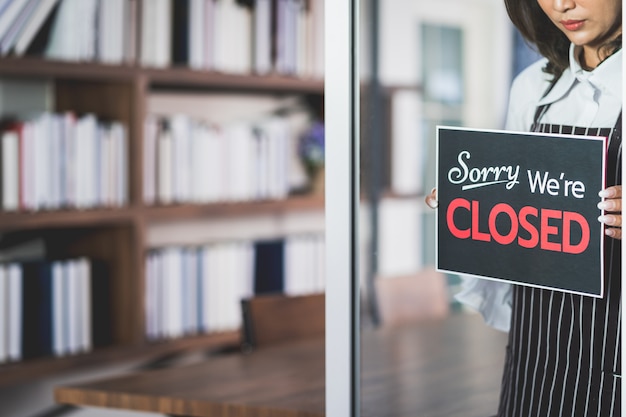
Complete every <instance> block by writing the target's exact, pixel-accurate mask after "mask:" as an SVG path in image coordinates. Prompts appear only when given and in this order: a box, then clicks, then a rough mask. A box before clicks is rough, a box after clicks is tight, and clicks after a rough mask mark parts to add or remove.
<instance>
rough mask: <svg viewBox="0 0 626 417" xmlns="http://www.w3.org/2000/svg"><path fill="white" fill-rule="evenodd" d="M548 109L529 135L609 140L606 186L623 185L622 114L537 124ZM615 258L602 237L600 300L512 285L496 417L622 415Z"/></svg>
mask: <svg viewBox="0 0 626 417" xmlns="http://www.w3.org/2000/svg"><path fill="white" fill-rule="evenodd" d="M547 107H548V106H540V107H539V108H538V109H537V112H536V114H535V122H534V123H533V129H532V130H533V131H537V132H544V133H563V134H575V135H592V136H606V137H607V138H608V141H609V142H608V160H607V186H611V185H617V184H621V173H622V172H621V151H622V140H621V118H622V116H621V114H620V116H619V118H618V121H617V123H616V125H615V127H614V128H602V129H598V128H578V127H571V126H569V127H568V126H560V125H549V124H540V123H538V122H539V120H540V119H541V116H543V114H545V112H546V111H547ZM598 191H599V190H598ZM598 201H599V198H598ZM620 257H621V241H619V240H615V239H612V238H608V237H605V256H604V268H605V280H606V282H605V295H604V297H603V298H602V299H598V298H592V297H585V296H580V295H574V294H565V293H560V292H557V291H551V290H545V289H539V288H530V287H522V286H514V287H513V313H512V317H511V329H510V331H509V342H508V346H507V352H506V361H505V366H504V374H503V377H502V388H501V394H500V405H499V408H498V417H518V416H519V417H530V416H532V417H542V416H585V417H589V416H602V417H609V416H615V417H617V416H620V415H621V414H620V411H621V407H620V398H621V392H620V386H621V345H620V339H621V321H620V319H621V307H622V304H621V260H620Z"/></svg>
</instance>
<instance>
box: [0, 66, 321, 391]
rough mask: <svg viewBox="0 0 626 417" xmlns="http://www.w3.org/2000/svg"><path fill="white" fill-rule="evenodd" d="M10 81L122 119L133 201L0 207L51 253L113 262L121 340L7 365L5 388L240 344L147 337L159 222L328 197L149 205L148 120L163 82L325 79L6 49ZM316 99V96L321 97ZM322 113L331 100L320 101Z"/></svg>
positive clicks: (214, 337) (68, 107)
mask: <svg viewBox="0 0 626 417" xmlns="http://www.w3.org/2000/svg"><path fill="white" fill-rule="evenodd" d="M0 77H2V78H3V79H4V80H5V81H6V80H11V79H12V78H15V79H23V78H27V79H34V80H44V81H49V82H50V83H51V85H52V88H53V90H54V97H55V102H54V103H53V106H54V108H53V109H52V110H53V111H56V112H63V111H72V112H76V113H77V114H81V113H87V112H89V113H94V114H95V115H97V116H98V117H101V118H103V119H112V120H119V121H121V122H123V123H124V124H125V125H126V127H127V131H128V153H127V154H128V168H129V172H128V203H127V204H126V205H125V206H122V207H114V208H102V207H96V208H90V209H59V210H40V211H11V212H0V234H3V235H4V234H7V235H10V236H11V237H12V238H14V239H17V240H20V239H21V240H25V239H32V238H43V239H44V240H45V242H46V247H47V249H49V251H50V252H49V254H50V256H54V257H61V258H62V257H68V256H88V257H95V258H98V259H102V260H104V261H106V262H107V263H108V264H109V265H110V275H111V276H110V279H111V285H112V289H111V291H112V299H111V300H110V302H111V311H112V313H111V314H112V317H111V321H112V324H113V343H112V345H111V346H107V347H103V348H97V349H94V350H93V351H91V352H88V353H82V354H77V355H73V356H64V357H58V358H57V357H43V358H36V359H28V360H23V361H19V362H10V363H3V364H0V386H7V385H11V384H16V383H25V382H28V381H31V380H34V379H37V378H43V377H51V376H54V375H56V374H59V373H62V372H68V371H76V370H80V369H83V368H86V367H91V366H103V365H106V364H108V363H117V362H123V361H126V360H138V359H146V360H148V359H150V358H154V357H156V356H159V355H163V354H167V353H169V352H175V351H178V350H184V349H218V348H221V347H225V346H233V345H237V344H238V343H239V333H238V332H237V331H234V332H226V333H223V332H220V333H212V334H206V335H199V336H190V337H182V338H179V339H173V340H172V339H170V340H164V341H159V342H151V341H148V340H147V338H146V336H145V327H146V317H145V310H144V307H145V306H144V289H145V283H144V272H145V271H144V269H145V268H144V261H145V256H146V253H147V252H148V251H149V250H150V249H151V248H150V247H148V244H147V242H146V234H147V227H149V225H150V224H151V223H158V222H170V223H175V222H177V221H179V220H186V221H187V220H190V219H196V220H201V219H214V218H238V217H246V216H253V215H257V214H259V213H264V214H275V215H278V216H282V215H285V216H286V215H289V214H290V213H295V212H300V211H318V212H319V211H322V210H323V207H324V199H323V196H319V195H301V196H292V197H288V198H286V199H283V200H262V201H250V202H241V203H216V204H172V205H158V204H156V205H147V204H145V203H144V201H143V178H142V176H143V141H142V140H143V133H144V132H143V126H144V120H145V117H146V112H147V102H148V99H149V96H150V94H151V93H152V92H153V91H157V90H172V91H180V92H188V91H201V92H204V93H206V94H211V93H212V92H220V93H221V94H222V93H229V92H231V93H254V94H268V95H282V94H292V95H300V96H303V97H306V98H307V99H309V102H312V103H315V105H321V103H322V102H323V93H324V83H323V80H319V79H300V78H297V77H292V76H282V75H275V74H272V75H267V76H258V75H234V74H226V73H219V72H212V71H196V70H191V69H189V68H183V67H172V68H165V69H160V68H159V69H157V68H147V67H142V66H140V65H138V64H132V65H128V64H122V65H109V64H102V63H97V62H71V61H59V60H48V59H44V58H41V57H33V56H26V57H20V58H16V57H12V56H5V57H0ZM311 99H312V100H313V101H311ZM314 111H315V112H317V113H318V114H319V113H321V108H316V109H314Z"/></svg>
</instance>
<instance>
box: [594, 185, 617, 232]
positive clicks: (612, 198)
mask: <svg viewBox="0 0 626 417" xmlns="http://www.w3.org/2000/svg"><path fill="white" fill-rule="evenodd" d="M599 195H600V197H602V198H604V200H603V201H601V202H600V203H598V208H599V209H600V210H604V211H605V213H604V214H603V215H602V216H600V217H598V220H599V221H600V223H603V224H604V225H606V226H607V227H606V228H605V229H604V233H605V234H606V235H607V236H610V237H612V238H615V239H622V186H621V185H614V186H612V187H609V188H605V189H604V190H602V191H600V193H599Z"/></svg>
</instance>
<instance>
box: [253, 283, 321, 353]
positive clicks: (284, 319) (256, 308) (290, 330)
mask: <svg viewBox="0 0 626 417" xmlns="http://www.w3.org/2000/svg"><path fill="white" fill-rule="evenodd" d="M241 308H242V314H243V326H242V349H243V350H244V351H251V350H252V349H254V348H260V347H263V346H267V345H272V344H277V343H284V342H292V341H297V340H302V339H307V338H314V337H319V338H323V337H324V331H325V311H324V308H325V295H324V294H312V295H299V296H288V295H284V294H269V295H257V296H254V297H251V298H247V299H244V300H242V302H241Z"/></svg>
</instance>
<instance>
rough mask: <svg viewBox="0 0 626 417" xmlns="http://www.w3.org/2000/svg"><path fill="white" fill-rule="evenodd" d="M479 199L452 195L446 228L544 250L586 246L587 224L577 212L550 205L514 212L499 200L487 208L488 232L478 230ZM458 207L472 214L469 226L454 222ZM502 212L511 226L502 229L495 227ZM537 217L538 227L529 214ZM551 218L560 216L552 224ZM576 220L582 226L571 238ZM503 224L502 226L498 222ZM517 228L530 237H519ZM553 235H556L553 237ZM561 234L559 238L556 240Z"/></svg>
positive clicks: (454, 232) (569, 250)
mask: <svg viewBox="0 0 626 417" xmlns="http://www.w3.org/2000/svg"><path fill="white" fill-rule="evenodd" d="M479 204H480V203H479V202H478V201H471V202H470V201H469V200H466V199H464V198H456V199H454V200H453V201H452V202H451V203H450V205H449V206H448V208H447V211H446V220H447V223H448V230H450V233H451V234H452V235H453V236H454V237H456V238H457V239H470V238H471V239H472V240H477V241H482V242H490V241H491V239H492V238H493V240H494V241H495V242H497V243H499V244H501V245H510V244H512V243H513V242H515V240H516V239H517V243H518V245H519V246H520V247H523V248H527V249H532V248H536V247H537V246H539V247H540V248H541V249H543V250H549V251H554V252H564V253H572V254H579V253H582V252H584V251H585V250H586V249H587V248H588V247H589V239H590V228H589V223H588V222H587V220H586V219H585V218H584V217H583V216H582V215H581V214H579V213H575V212H571V211H561V210H553V209H541V213H540V212H539V210H538V209H537V208H535V207H531V206H525V207H522V208H521V209H520V211H519V213H517V212H516V211H515V209H514V208H513V207H511V206H510V205H509V204H506V203H498V204H496V205H495V206H493V208H492V209H491V210H490V211H489V217H488V228H489V233H486V232H481V231H480V230H478V228H479V224H480V218H481V216H480V210H479V208H480V206H479ZM458 210H464V211H466V212H467V215H469V216H470V217H471V226H470V227H469V228H467V229H461V228H459V227H458V226H457V225H456V224H455V222H454V216H455V215H456V214H458ZM500 215H504V216H507V217H508V218H509V221H510V222H511V228H510V230H508V231H506V233H503V231H502V230H498V224H497V221H498V216H500ZM530 217H534V218H535V219H538V220H539V227H536V226H534V225H533V224H532V223H531V222H530V221H529V218H530ZM554 220H561V222H560V224H558V225H555V223H557V222H555V221H554ZM574 223H576V224H578V226H579V227H580V230H581V237H580V241H578V242H572V227H575V226H574ZM500 228H502V226H500ZM520 228H521V229H522V230H524V231H525V232H526V233H528V235H529V237H528V238H526V237H521V236H519V234H520ZM554 237H556V239H555V238H554ZM559 237H561V238H562V240H561V242H555V241H554V240H558V238H559ZM551 239H552V240H551Z"/></svg>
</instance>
